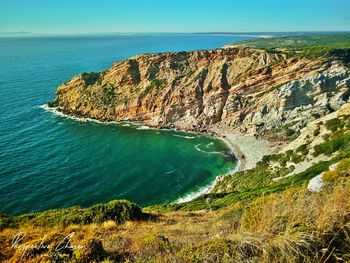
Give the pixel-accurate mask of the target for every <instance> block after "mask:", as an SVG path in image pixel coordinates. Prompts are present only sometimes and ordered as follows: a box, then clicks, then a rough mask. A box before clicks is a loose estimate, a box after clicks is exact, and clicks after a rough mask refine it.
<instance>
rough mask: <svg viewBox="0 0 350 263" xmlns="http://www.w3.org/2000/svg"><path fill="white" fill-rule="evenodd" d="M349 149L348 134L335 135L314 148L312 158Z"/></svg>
mask: <svg viewBox="0 0 350 263" xmlns="http://www.w3.org/2000/svg"><path fill="white" fill-rule="evenodd" d="M349 149H350V133H343V134H335V135H333V136H331V137H330V140H328V141H325V142H324V143H321V144H319V145H316V146H315V147H314V150H315V152H314V156H318V155H320V154H325V155H330V154H332V153H334V152H336V151H339V150H349Z"/></svg>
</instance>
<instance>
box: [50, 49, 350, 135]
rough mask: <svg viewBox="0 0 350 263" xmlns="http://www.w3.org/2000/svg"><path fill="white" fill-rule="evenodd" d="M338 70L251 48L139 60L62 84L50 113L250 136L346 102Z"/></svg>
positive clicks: (348, 78)
mask: <svg viewBox="0 0 350 263" xmlns="http://www.w3.org/2000/svg"><path fill="white" fill-rule="evenodd" d="M349 84H350V74H349V71H348V70H347V68H345V67H344V66H342V65H341V64H340V63H338V62H335V61H334V62H329V61H324V60H321V59H314V60H310V59H307V58H303V57H301V56H293V57H288V56H287V55H286V54H283V53H269V52H267V51H265V50H259V49H252V48H239V47H237V48H228V49H217V50H209V51H192V52H169V53H159V54H145V55H139V56H136V57H133V58H130V59H127V60H124V61H121V62H116V63H114V64H113V66H112V67H111V68H110V69H108V70H105V71H102V72H99V73H82V74H79V75H78V76H76V77H74V78H72V79H71V80H69V81H68V82H66V83H64V84H62V85H61V86H60V87H59V88H58V89H57V97H56V100H55V102H54V103H52V106H56V107H57V108H58V110H60V111H62V112H64V113H67V114H72V115H77V116H81V117H90V118H95V119H99V120H105V121H107V120H116V121H120V120H132V121H139V122H142V123H145V124H147V125H150V126H156V127H176V128H180V129H185V130H206V129H208V127H210V126H211V125H213V124H218V123H219V124H223V125H225V126H230V127H231V128H232V129H237V131H240V132H245V133H251V134H255V133H258V132H260V131H264V130H271V129H273V128H275V127H279V126H281V125H286V124H288V125H289V126H291V127H292V128H293V129H300V128H302V127H304V126H305V125H306V124H307V123H308V122H309V121H311V120H312V119H315V118H318V117H319V116H322V115H325V114H328V113H329V112H331V111H334V110H336V109H338V108H340V107H341V105H343V104H344V103H346V102H347V101H348V99H349V95H350V94H349V86H350V85H349Z"/></svg>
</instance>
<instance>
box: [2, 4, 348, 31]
mask: <svg viewBox="0 0 350 263" xmlns="http://www.w3.org/2000/svg"><path fill="white" fill-rule="evenodd" d="M18 31H27V32H32V33H47V34H78V33H83V34H84V33H113V32H278V31H282V32H286V31H350V0H211V1H209V0H0V32H18Z"/></svg>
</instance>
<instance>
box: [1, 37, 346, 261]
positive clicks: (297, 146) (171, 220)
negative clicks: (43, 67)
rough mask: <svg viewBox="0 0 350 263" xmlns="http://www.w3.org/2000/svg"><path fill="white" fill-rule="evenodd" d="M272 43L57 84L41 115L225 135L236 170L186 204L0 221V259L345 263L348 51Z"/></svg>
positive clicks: (175, 55) (158, 59) (148, 59)
mask: <svg viewBox="0 0 350 263" xmlns="http://www.w3.org/2000/svg"><path fill="white" fill-rule="evenodd" d="M282 40H283V41H285V39H282ZM282 40H281V39H270V40H269V39H262V40H260V41H261V42H259V41H256V42H254V43H253V42H249V41H247V42H245V43H242V44H241V45H239V46H237V45H235V46H233V47H227V48H224V49H217V50H211V51H193V52H172V53H160V54H144V55H139V56H136V57H133V58H130V59H127V60H124V61H121V62H116V63H114V64H113V66H112V67H111V68H110V69H107V70H105V71H102V72H98V73H82V74H79V75H78V76H75V77H73V78H72V79H70V80H69V81H67V82H66V83H64V84H62V85H61V86H60V87H59V88H58V89H57V96H56V99H55V100H54V101H53V102H51V103H50V104H49V106H50V107H55V108H56V109H57V110H59V111H61V112H63V113H65V114H70V115H74V116H79V117H89V118H95V119H99V120H102V121H109V120H116V121H119V120H130V121H137V122H141V123H143V124H147V125H149V126H152V127H157V128H170V127H175V128H178V129H183V130H192V131H199V132H208V133H213V134H217V135H218V136H225V139H226V140H228V141H229V142H230V143H232V145H233V146H236V148H235V151H236V154H237V157H239V158H240V160H241V162H242V165H241V167H240V170H239V171H237V172H235V173H233V174H229V175H225V176H220V177H218V178H217V179H216V181H215V182H214V184H213V187H212V189H211V191H210V192H209V193H207V194H205V195H203V196H200V197H198V198H196V199H195V200H192V201H190V202H186V203H181V204H161V205H155V206H151V207H146V208H139V207H138V206H137V205H135V204H132V203H130V202H128V201H112V202H110V203H108V204H100V205H95V206H93V207H91V208H80V207H73V208H67V209H55V210H50V211H46V212H41V213H36V214H28V215H21V216H10V215H1V217H0V229H1V232H0V240H1V247H0V251H1V252H0V259H1V260H4V261H9V262H23V260H25V262H45V261H47V262H50V261H51V262H52V261H53V262H347V261H350V238H349V235H350V224H349V220H350V133H349V130H350V118H349V116H350V101H349V96H350V90H349V89H350V70H349V68H348V64H347V55H346V54H348V53H347V52H349V48H350V47H349V46H347V44H346V43H348V42H350V41H349V40H348V38H347V39H346V41H347V42H346V41H345V42H346V43H345V42H341V44H339V45H333V46H332V45H331V44H329V43H328V44H325V43H324V42H322V43H323V44H322V45H321V44H320V43H318V46H316V47H314V46H313V47H312V49H313V51H312V52H309V51H307V50H309V43H310V41H311V40H310V39H307V38H306V40H305V41H306V42H305V43H303V44H302V45H300V46H298V45H297V44H295V43H294V44H293V45H292V44H288V46H287V45H282V44H281V45H280V46H273V44H271V43H282ZM266 41H270V42H269V43H270V44H269V45H271V46H270V47H266ZM335 42H336V37H335V38H333V43H335ZM283 43H284V42H283ZM312 43H313V44H312V45H315V42H312ZM316 44H317V43H316ZM258 45H259V46H258ZM325 45H327V48H326V50H324V49H323V47H324V46H325ZM316 49H317V50H320V49H322V50H323V51H322V52H318V51H317V52H316V51H315V50H316ZM339 50H341V51H339ZM310 54H312V55H310ZM251 142H254V143H255V144H251ZM256 143H258V144H256ZM259 143H262V144H259ZM256 145H258V147H256ZM259 145H266V149H265V148H264V147H262V146H261V147H260V146H259ZM254 147H255V148H254ZM246 148H251V149H250V150H249V151H248V150H247V149H246ZM258 148H259V149H258ZM255 152H260V153H262V154H258V155H256V153H255ZM264 154H265V156H263V155H264ZM18 233H26V236H25V237H23V239H21V240H20V244H21V245H22V247H21V248H22V249H20V248H18V247H17V249H13V248H12V244H13V236H15V235H16V234H18ZM72 233H74V234H73V235H72ZM43 236H45V237H46V238H45V241H42V237H43ZM66 236H70V237H71V238H68V239H67V238H65V237H66ZM62 240H65V241H64V242H63V243H64V244H65V245H66V246H64V249H60V250H57V249H55V248H57V246H59V247H62V246H61V245H62ZM42 244H44V245H42ZM23 245H24V247H23ZM23 250H25V251H23Z"/></svg>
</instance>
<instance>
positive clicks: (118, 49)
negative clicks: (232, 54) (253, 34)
mask: <svg viewBox="0 0 350 263" xmlns="http://www.w3.org/2000/svg"><path fill="white" fill-rule="evenodd" d="M246 38H249V37H239V36H218V35H217V36H214V35H109V36H92V35H91V36H61V37H48V36H47V37H14V38H10V37H8V38H0V212H4V213H9V214H21V213H29V212H35V211H42V210H46V209H50V208H59V207H67V206H71V205H80V206H83V207H85V206H89V205H92V204H95V203H101V202H107V201H110V200H113V199H129V200H132V201H135V202H136V203H138V204H140V205H142V206H145V205H150V204H155V203H164V202H173V201H175V200H177V199H178V198H181V197H183V196H186V195H189V194H192V193H195V192H197V191H199V190H200V189H202V188H203V187H205V186H208V184H210V182H211V181H212V180H214V178H215V177H216V176H217V175H219V174H223V173H226V172H228V171H230V170H232V169H234V167H235V165H236V161H235V160H233V159H232V156H230V154H229V151H228V148H227V145H226V144H225V143H224V142H223V141H221V140H219V139H213V138H209V137H205V136H201V135H198V134H193V133H184V132H178V131H165V130H154V129H147V127H143V126H138V125H134V124H130V123H119V124H115V123H110V124H101V123H96V122H82V121H77V120H74V119H71V118H67V117H63V116H59V115H57V114H54V113H52V112H50V111H47V110H45V109H44V107H42V105H44V104H45V103H46V102H48V101H50V100H52V99H53V98H54V92H55V90H56V88H57V86H58V85H59V84H60V83H62V82H64V81H66V80H68V79H69V78H71V77H72V76H74V75H75V74H78V73H80V72H90V71H99V70H103V69H105V68H108V67H110V66H111V64H112V62H114V61H118V60H122V59H125V58H127V57H130V56H133V55H137V54H140V53H150V52H164V51H183V50H186V51H187V50H195V49H212V48H217V47H221V46H223V45H224V44H227V43H233V42H236V41H238V40H242V39H246Z"/></svg>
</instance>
